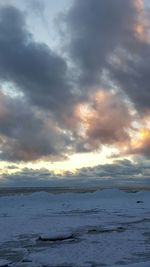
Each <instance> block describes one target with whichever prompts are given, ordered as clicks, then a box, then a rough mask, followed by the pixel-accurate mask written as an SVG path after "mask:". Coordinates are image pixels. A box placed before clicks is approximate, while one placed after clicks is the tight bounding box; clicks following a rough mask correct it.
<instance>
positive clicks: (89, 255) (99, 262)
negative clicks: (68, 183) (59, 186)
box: [0, 189, 150, 267]
mask: <svg viewBox="0 0 150 267" xmlns="http://www.w3.org/2000/svg"><path fill="white" fill-rule="evenodd" d="M0 266H12V267H18V266H19V267H23V266H25V267H42V266H43V267H44V266H45V267H46V266H47V267H49V266H51V267H54V266H61V267H63V266H64V267H67V266H72V267H82V266H83V267H99V266H113V267H114V266H116V267H120V266H128V267H129V266H130V267H149V266H150V192H149V191H138V192H137V191H135V192H134V191H131V192H125V191H122V190H119V189H105V190H99V191H95V192H85V193H82V192H80V193H79V192H78V193H77V192H76V193H73V192H65V193H59V194H58V193H55V194H52V193H49V192H35V193H29V194H24V193H17V194H13V195H11V194H10V195H5V196H3V195H1V197H0Z"/></svg>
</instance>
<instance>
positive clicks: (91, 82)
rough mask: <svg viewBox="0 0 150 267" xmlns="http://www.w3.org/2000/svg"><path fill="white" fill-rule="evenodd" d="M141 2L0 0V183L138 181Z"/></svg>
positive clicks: (145, 63)
mask: <svg viewBox="0 0 150 267" xmlns="http://www.w3.org/2000/svg"><path fill="white" fill-rule="evenodd" d="M149 8H150V7H149V4H148V1H144V0H126V1H121V0H111V1H109V0H82V1H81V0H55V1H54V0H28V1H23V0H0V175H1V179H0V185H3V184H7V185H10V184H19V183H20V184H23V183H24V184H28V183H29V182H30V183H37V184H38V181H39V179H44V181H45V182H46V181H47V180H48V179H50V178H52V177H54V178H55V179H57V178H58V177H59V178H62V177H66V176H67V177H69V179H71V178H72V179H75V180H77V181H78V179H79V177H89V176H90V177H97V176H98V177H99V178H102V179H104V178H105V179H106V177H107V178H108V177H112V178H114V179H115V178H116V177H118V170H120V169H121V172H122V171H123V172H124V175H125V177H124V178H123V179H127V180H128V179H129V178H131V177H133V176H134V178H138V179H139V178H140V179H146V181H148V180H147V179H148V175H149V173H150V168H149V157H150V87H149V86H150V31H149V30H150V21H149V17H150V16H149ZM120 166H121V167H120ZM122 166H123V167H122ZM129 166H130V168H131V172H129ZM133 169H134V171H133ZM106 170H107V171H106ZM108 170H109V171H108ZM108 172H109V173H108ZM121 172H120V173H119V177H122V175H123V174H122V173H121ZM106 173H107V175H106ZM145 173H146V174H145ZM45 174H46V175H45ZM132 174H133V175H132ZM28 177H29V179H28ZM39 177H40V178H39ZM42 177H44V178H42ZM26 178H27V180H26ZM79 180H80V179H79ZM67 181H68V180H67ZM85 181H87V180H85Z"/></svg>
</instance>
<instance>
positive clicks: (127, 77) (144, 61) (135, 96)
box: [111, 43, 150, 112]
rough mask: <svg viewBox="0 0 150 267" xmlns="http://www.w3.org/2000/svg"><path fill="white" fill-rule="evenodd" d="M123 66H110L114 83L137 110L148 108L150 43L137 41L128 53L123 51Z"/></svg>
mask: <svg viewBox="0 0 150 267" xmlns="http://www.w3.org/2000/svg"><path fill="white" fill-rule="evenodd" d="M122 64H123V66H124V67H122V66H120V65H113V66H111V73H112V75H113V78H114V79H115V80H116V83H117V84H118V85H119V87H121V88H122V89H123V90H124V92H125V93H126V94H127V95H128V96H129V98H130V99H131V101H132V102H133V103H134V104H135V107H136V108H137V110H139V111H142V112H145V111H147V110H149V109H150V87H149V84H150V44H146V43H140V44H138V43H137V47H136V49H135V50H134V51H132V55H131V54H130V49H129V48H128V50H127V51H126V52H125V57H124V60H123V62H122Z"/></svg>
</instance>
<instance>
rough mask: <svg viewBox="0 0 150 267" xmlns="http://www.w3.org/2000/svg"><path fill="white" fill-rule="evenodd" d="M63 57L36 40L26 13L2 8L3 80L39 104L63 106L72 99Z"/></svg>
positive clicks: (0, 56)
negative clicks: (31, 33)
mask: <svg viewBox="0 0 150 267" xmlns="http://www.w3.org/2000/svg"><path fill="white" fill-rule="evenodd" d="M66 74H67V65H66V62H65V60H64V59H63V58H61V57H60V56H59V55H57V54H56V53H55V52H53V51H51V50H50V49H49V48H48V47H47V46H46V45H45V44H40V43H36V42H34V41H33V39H32V36H31V35H30V33H29V32H28V31H27V29H26V24H25V19H24V14H23V13H21V12H20V11H19V10H17V9H16V8H14V7H3V8H1V9H0V79H1V81H9V82H12V83H14V84H15V85H16V87H17V88H18V90H22V91H24V93H25V94H26V96H27V97H28V98H29V99H30V100H31V101H32V102H33V103H34V104H36V105H39V106H42V107H44V108H49V109H51V110H57V109H60V108H61V107H62V106H64V104H65V103H66V102H67V99H68V98H70V96H71V94H70V92H69V85H68V82H67V79H66Z"/></svg>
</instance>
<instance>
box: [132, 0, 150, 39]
mask: <svg viewBox="0 0 150 267" xmlns="http://www.w3.org/2000/svg"><path fill="white" fill-rule="evenodd" d="M133 3H134V7H135V9H136V12H137V16H136V21H135V23H134V26H133V31H134V34H135V37H136V38H137V39H138V40H139V41H142V42H149V34H148V20H147V19H146V16H145V14H144V2H143V0H134V2H133Z"/></svg>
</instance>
